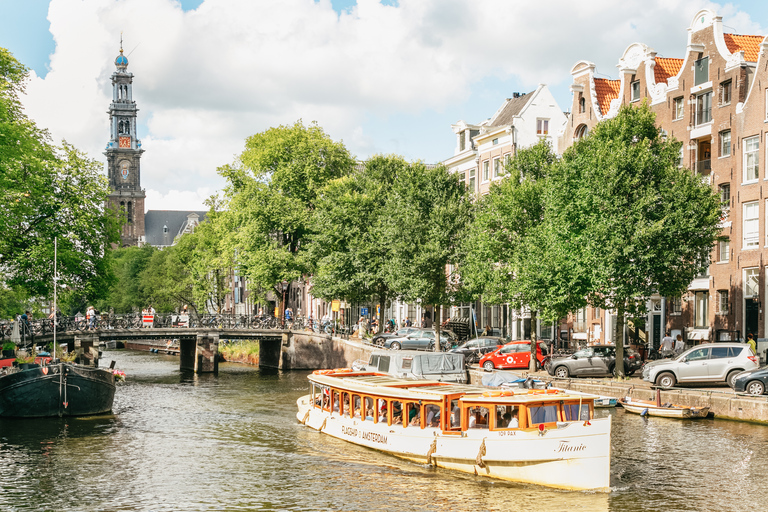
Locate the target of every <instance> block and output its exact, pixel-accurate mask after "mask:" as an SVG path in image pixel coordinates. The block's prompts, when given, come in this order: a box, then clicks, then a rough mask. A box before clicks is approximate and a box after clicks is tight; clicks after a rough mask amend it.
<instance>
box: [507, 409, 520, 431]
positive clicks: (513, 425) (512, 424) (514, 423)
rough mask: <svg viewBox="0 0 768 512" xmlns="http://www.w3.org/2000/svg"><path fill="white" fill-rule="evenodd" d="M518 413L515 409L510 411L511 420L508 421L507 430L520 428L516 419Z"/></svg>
mask: <svg viewBox="0 0 768 512" xmlns="http://www.w3.org/2000/svg"><path fill="white" fill-rule="evenodd" d="M518 412H519V411H518V410H517V407H515V408H514V409H512V414H511V419H510V420H509V425H507V428H518V427H519V426H520V421H519V420H518V419H517V415H518V414H517V413H518ZM507 414H509V413H507Z"/></svg>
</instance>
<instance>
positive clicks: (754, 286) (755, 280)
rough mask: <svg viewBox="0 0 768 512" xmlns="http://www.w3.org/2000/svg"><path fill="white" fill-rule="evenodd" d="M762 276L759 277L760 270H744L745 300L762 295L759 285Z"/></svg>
mask: <svg viewBox="0 0 768 512" xmlns="http://www.w3.org/2000/svg"><path fill="white" fill-rule="evenodd" d="M759 280H760V276H759V275H758V269H756V268H747V269H744V298H745V299H749V298H751V297H757V296H758V295H759V294H760V290H759V288H758V285H759V284H760V281H759Z"/></svg>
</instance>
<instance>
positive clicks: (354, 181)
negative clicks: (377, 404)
mask: <svg viewBox="0 0 768 512" xmlns="http://www.w3.org/2000/svg"><path fill="white" fill-rule="evenodd" d="M408 167H409V164H408V163H407V162H406V161H405V160H403V159H402V158H401V157H398V156H393V155H390V156H384V155H377V156H374V157H372V158H371V159H370V160H368V161H367V162H366V163H365V166H361V167H358V168H356V169H355V170H354V171H353V172H352V174H350V175H349V176H343V177H341V178H338V179H335V180H332V181H330V182H329V183H328V184H327V185H326V186H325V187H323V189H322V191H321V192H320V194H319V196H318V198H317V209H316V211H315V216H314V231H315V233H314V235H313V236H312V241H313V243H312V246H311V250H310V261H313V262H315V265H314V273H313V278H312V283H313V288H312V291H313V294H314V295H316V296H318V297H322V298H324V299H326V300H330V299H334V298H341V299H345V300H349V301H354V302H369V301H372V300H374V299H376V300H378V303H379V304H381V306H382V308H383V307H386V304H387V299H388V298H389V296H390V290H389V286H388V285H387V280H386V273H385V269H386V268H387V262H388V260H389V246H388V245H387V244H384V243H382V237H383V234H384V232H385V231H386V230H387V229H388V227H389V224H390V223H391V222H392V219H390V218H389V217H388V216H387V215H385V206H386V203H387V199H388V197H389V192H390V190H391V187H392V185H393V183H394V181H395V179H396V178H397V176H398V174H400V173H401V172H403V170H404V169H406V168H408ZM383 327H384V322H383V321H380V322H379V332H381V330H382V329H383Z"/></svg>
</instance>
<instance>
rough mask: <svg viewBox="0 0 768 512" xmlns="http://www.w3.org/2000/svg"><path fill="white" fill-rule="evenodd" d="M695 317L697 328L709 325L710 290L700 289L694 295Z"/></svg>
mask: <svg viewBox="0 0 768 512" xmlns="http://www.w3.org/2000/svg"><path fill="white" fill-rule="evenodd" d="M694 308H695V311H694V317H695V321H694V323H695V325H694V327H696V328H699V329H701V328H705V327H709V292H708V291H705V290H704V291H698V292H696V294H695V297H694Z"/></svg>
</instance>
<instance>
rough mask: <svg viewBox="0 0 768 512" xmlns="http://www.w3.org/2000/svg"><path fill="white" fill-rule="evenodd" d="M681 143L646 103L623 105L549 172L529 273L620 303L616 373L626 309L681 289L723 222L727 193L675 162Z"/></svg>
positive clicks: (563, 292) (561, 290)
mask: <svg viewBox="0 0 768 512" xmlns="http://www.w3.org/2000/svg"><path fill="white" fill-rule="evenodd" d="M680 144H681V143H680V142H678V141H676V140H674V139H671V138H670V139H667V138H666V137H663V136H662V135H661V134H660V131H659V129H658V128H657V127H656V125H655V115H654V114H653V113H652V112H651V110H650V109H649V108H648V106H647V105H642V106H640V107H630V106H627V107H623V108H622V109H621V110H620V111H619V114H618V115H617V116H616V117H615V118H613V119H609V120H605V121H602V122H601V123H599V124H598V125H597V126H596V127H595V129H594V130H593V131H592V133H591V134H590V135H589V136H587V137H585V138H583V139H581V140H579V141H578V142H576V144H574V146H573V147H571V148H570V149H568V150H567V151H566V152H565V153H564V155H563V158H562V161H561V163H560V164H559V165H556V166H554V167H553V172H552V173H551V175H550V179H549V180H548V181H549V185H548V187H547V191H548V192H547V208H546V212H545V221H544V223H543V229H541V231H540V233H539V234H540V236H539V238H538V239H537V240H536V241H535V246H536V247H539V248H540V252H539V254H538V255H536V256H537V257H535V258H534V259H533V260H532V264H531V265H530V266H527V271H528V272H527V273H526V275H525V277H526V278H530V284H531V286H532V287H534V288H539V289H541V288H542V287H546V289H548V290H549V291H550V292H551V294H552V295H553V296H555V297H557V300H561V301H565V302H569V301H570V302H572V303H576V302H578V297H586V299H587V301H588V303H589V304H590V305H592V306H597V307H601V308H606V309H615V310H616V311H617V318H618V321H617V325H616V335H615V337H614V339H615V340H618V341H617V343H616V352H617V358H616V359H617V365H616V366H617V374H618V375H619V376H623V345H622V343H621V341H620V340H622V339H623V328H624V316H625V313H630V314H639V313H642V311H643V310H644V308H645V304H646V301H647V300H648V299H649V298H650V296H651V295H652V294H654V293H659V294H661V295H662V296H672V295H679V294H680V293H682V292H683V291H684V290H685V289H686V287H687V286H688V284H689V283H690V282H691V280H692V279H693V278H694V277H695V276H696V275H698V274H699V273H700V272H701V271H702V270H703V269H704V268H705V267H706V266H708V264H709V256H710V253H711V251H712V247H713V245H714V243H715V242H716V240H717V238H718V235H719V232H720V228H718V223H719V219H720V216H721V214H722V206H721V203H720V200H719V198H718V196H717V194H715V192H714V191H713V190H712V189H711V188H710V187H709V185H707V184H706V183H705V182H703V181H702V178H701V176H698V175H696V174H694V173H692V172H691V171H690V170H687V169H681V168H678V167H677V159H678V155H679V154H680ZM534 273H535V275H534ZM542 280H543V281H542ZM569 296H570V297H572V298H571V299H569V298H568V297H569Z"/></svg>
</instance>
